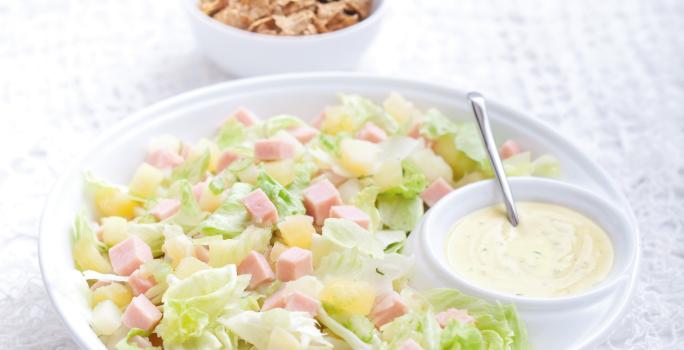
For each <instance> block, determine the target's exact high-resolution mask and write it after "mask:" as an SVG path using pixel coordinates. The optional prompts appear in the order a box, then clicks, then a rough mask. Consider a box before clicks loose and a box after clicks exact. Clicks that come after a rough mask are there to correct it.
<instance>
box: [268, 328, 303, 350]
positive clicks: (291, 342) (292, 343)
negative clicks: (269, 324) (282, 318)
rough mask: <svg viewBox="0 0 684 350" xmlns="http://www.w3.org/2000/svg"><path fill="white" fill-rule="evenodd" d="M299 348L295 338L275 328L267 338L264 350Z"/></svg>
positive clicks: (295, 349) (296, 349)
mask: <svg viewBox="0 0 684 350" xmlns="http://www.w3.org/2000/svg"><path fill="white" fill-rule="evenodd" d="M301 348H302V347H301V346H300V345H299V340H297V337H295V336H294V335H292V334H290V333H289V332H287V331H285V330H284V329H282V328H280V327H275V328H273V330H272V331H271V335H270V336H269V338H268V348H267V349H266V350H300V349H301Z"/></svg>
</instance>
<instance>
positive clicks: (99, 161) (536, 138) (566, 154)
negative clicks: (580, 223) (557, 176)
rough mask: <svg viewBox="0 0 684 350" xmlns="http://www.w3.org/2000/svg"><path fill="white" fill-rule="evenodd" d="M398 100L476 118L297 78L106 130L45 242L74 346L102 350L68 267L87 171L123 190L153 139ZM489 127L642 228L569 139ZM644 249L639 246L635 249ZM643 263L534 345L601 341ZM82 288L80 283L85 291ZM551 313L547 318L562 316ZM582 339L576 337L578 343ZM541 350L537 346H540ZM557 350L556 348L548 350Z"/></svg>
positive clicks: (338, 78) (180, 101)
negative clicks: (229, 120) (240, 117)
mask: <svg viewBox="0 0 684 350" xmlns="http://www.w3.org/2000/svg"><path fill="white" fill-rule="evenodd" d="M390 91H398V92H399V93H401V94H403V95H404V96H405V97H407V98H408V99H410V100H412V101H414V103H416V104H417V105H418V106H419V107H422V108H426V107H436V108H439V109H441V110H442V111H444V112H445V113H446V114H447V115H450V116H452V117H453V118H457V119H470V118H471V116H470V111H469V110H468V107H467V104H466V99H465V94H464V92H462V91H459V90H456V89H453V88H450V87H448V86H442V85H437V84H433V83H427V82H419V81H414V80H405V79H396V78H387V77H377V76H368V75H361V74H348V73H318V74H293V75H282V76H271V77H262V78H252V79H246V80H240V81H234V82H227V83H223V84H219V85H215V86H211V87H207V88H204V89H199V90H196V91H192V92H189V93H185V94H183V95H180V96H177V97H174V98H171V99H169V100H166V101H164V102H161V103H158V104H156V105H154V106H151V107H149V108H147V109H145V110H143V111H140V112H138V113H136V114H134V115H132V116H131V117H129V118H127V119H126V120H124V121H123V122H121V123H119V124H118V125H117V126H114V127H112V128H109V129H108V130H107V132H105V133H104V134H103V135H101V136H100V137H98V138H97V139H96V141H94V143H93V144H92V145H91V146H90V147H88V151H87V152H85V154H84V155H83V156H82V157H80V158H78V159H77V160H76V161H75V163H74V165H73V166H72V167H71V168H70V169H69V170H67V171H66V172H64V173H63V174H62V176H61V177H60V178H59V180H58V181H57V183H56V185H55V187H54V189H53V191H52V193H51V194H50V196H49V198H48V200H47V203H46V205H45V209H44V214H43V217H42V220H41V232H40V242H39V256H40V266H41V270H42V273H43V280H44V283H45V286H46V288H47V291H48V293H49V295H50V298H51V299H52V302H53V304H54V306H55V308H56V310H57V312H58V313H59V314H60V316H61V317H62V319H63V320H64V323H65V324H66V326H67V327H68V329H69V330H70V332H71V333H72V334H73V336H74V339H75V340H76V341H77V342H78V344H80V345H81V346H82V347H83V348H88V349H104V347H103V345H102V344H101V342H100V341H99V339H98V338H97V337H96V335H95V333H93V332H92V331H91V329H90V327H89V326H88V319H87V316H86V315H87V310H86V308H85V304H86V301H85V299H84V298H83V297H82V295H81V294H79V290H81V289H82V288H83V282H82V281H80V280H79V279H78V278H74V277H77V275H78V274H77V272H76V271H75V269H74V268H73V261H72V259H71V239H70V235H69V234H68V232H69V228H70V226H71V224H72V221H73V218H74V216H75V215H76V214H77V213H78V212H79V211H80V210H81V208H82V207H83V206H84V205H85V201H84V195H83V181H82V172H83V171H84V170H91V171H93V172H94V173H95V174H97V175H99V176H102V177H104V178H106V179H107V180H110V181H114V182H120V183H125V182H126V181H128V179H129V178H130V176H131V175H132V172H133V171H134V169H135V167H136V166H137V165H138V164H139V163H140V162H141V161H143V158H144V153H145V148H146V145H147V142H148V140H149V139H150V138H151V137H153V136H155V135H160V134H167V133H170V134H174V135H178V136H179V137H181V138H184V139H188V140H196V139H199V138H200V137H203V136H206V135H209V134H211V133H212V132H214V131H215V128H216V126H217V125H219V123H220V122H221V121H223V120H224V119H225V118H226V116H227V115H229V114H230V113H231V112H232V111H233V110H234V109H235V108H237V107H238V106H246V107H249V108H251V109H253V110H254V111H255V112H256V113H258V114H260V115H266V116H268V115H274V114H279V113H284V112H287V113H291V114H295V115H299V116H301V117H302V118H308V119H313V118H314V116H316V115H317V114H318V113H319V112H320V110H321V109H322V108H323V107H324V106H326V105H328V104H331V103H333V102H334V101H335V96H336V94H337V93H340V92H355V93H359V94H362V95H365V96H368V97H371V98H374V99H376V100H379V99H382V98H384V97H386V95H387V94H388V93H389V92H390ZM489 110H490V116H491V122H492V127H493V129H494V130H496V132H495V134H496V135H495V136H496V137H497V139H504V138H515V139H517V140H520V142H521V143H522V145H523V147H525V148H527V149H530V150H531V151H532V152H534V153H537V154H539V153H542V152H543V153H551V154H553V155H555V156H556V157H557V158H558V159H559V160H560V162H561V164H562V166H563V173H564V180H565V181H568V182H571V183H573V184H575V185H578V186H580V187H583V188H586V189H590V190H591V191H593V192H595V193H597V194H599V195H601V196H602V197H603V198H605V199H606V200H608V201H610V202H611V203H613V204H614V205H616V206H618V207H620V208H621V209H622V210H624V211H625V212H626V213H628V216H629V218H630V223H631V225H632V227H634V228H636V222H635V220H634V218H633V215H632V214H631V209H630V208H629V204H628V202H627V201H626V200H625V198H624V196H623V195H622V194H620V192H619V191H618V189H617V188H616V186H615V185H614V184H613V183H612V182H611V180H610V179H609V178H608V176H607V175H606V174H605V173H604V172H603V171H602V170H601V169H600V168H599V167H598V166H597V165H596V163H594V162H593V161H591V160H590V158H589V157H587V156H586V155H584V154H582V153H581V152H580V151H579V149H578V148H576V147H575V146H573V145H572V143H571V142H569V141H568V140H567V139H565V138H563V137H562V136H561V135H559V134H558V133H556V132H555V131H554V130H552V129H551V128H549V127H548V126H545V125H544V124H542V123H540V122H538V121H536V120H534V119H531V118H529V117H526V116H524V115H522V114H520V113H517V112H515V111H513V110H510V109H508V108H505V107H503V106H500V105H498V104H496V103H489ZM637 250H638V244H637ZM637 266H638V259H636V260H635V261H634V264H633V265H632V266H631V267H630V274H629V278H627V279H626V280H625V283H624V287H623V288H620V289H616V290H615V291H614V293H613V294H611V295H610V297H607V298H606V299H605V303H602V304H601V305H597V306H596V307H594V308H590V309H580V310H577V311H576V312H575V311H573V310H570V311H569V312H570V313H572V314H573V317H572V319H573V320H574V321H573V322H572V323H567V324H565V325H564V327H563V328H562V329H548V328H547V327H545V326H544V324H543V323H542V324H539V323H536V322H528V330H529V333H530V336H531V339H532V341H533V343H534V344H540V341H541V342H543V341H544V339H550V338H549V337H550V336H553V337H555V338H557V339H558V341H559V342H560V343H562V344H569V345H568V346H567V348H579V347H588V346H590V345H592V344H595V343H596V342H598V341H599V340H600V339H601V338H602V337H603V336H604V335H605V334H606V333H607V332H608V330H610V328H611V327H612V326H613V325H614V323H615V321H616V320H617V319H619V317H620V315H621V313H622V312H623V310H624V309H625V306H626V304H627V302H628V300H629V298H630V296H631V294H632V290H633V287H634V283H635V280H636V272H637ZM79 282H80V284H79ZM565 316H567V315H565V313H547V314H546V319H548V320H555V319H561V318H563V317H565ZM578 334H581V336H579V337H577V336H576V335H578ZM537 348H540V349H541V347H540V346H539V345H537ZM552 348H554V349H560V348H559V347H552Z"/></svg>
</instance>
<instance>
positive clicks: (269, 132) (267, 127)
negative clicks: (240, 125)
mask: <svg viewBox="0 0 684 350" xmlns="http://www.w3.org/2000/svg"><path fill="white" fill-rule="evenodd" d="M302 125H306V123H304V122H303V121H302V120H301V119H299V118H297V117H295V116H291V115H277V116H274V117H272V118H269V119H268V120H266V121H265V122H264V124H263V130H264V136H265V137H271V136H273V135H275V134H276V133H277V132H278V131H280V130H286V129H289V128H294V127H298V126H302Z"/></svg>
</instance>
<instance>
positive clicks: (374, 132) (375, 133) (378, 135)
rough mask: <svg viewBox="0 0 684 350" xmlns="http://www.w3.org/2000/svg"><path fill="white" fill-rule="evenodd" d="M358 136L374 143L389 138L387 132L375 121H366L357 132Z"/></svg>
mask: <svg viewBox="0 0 684 350" xmlns="http://www.w3.org/2000/svg"><path fill="white" fill-rule="evenodd" d="M356 138H358V139H361V140H366V141H369V142H373V143H380V142H382V141H385V140H387V133H386V132H385V130H382V129H381V128H380V127H379V126H377V125H375V124H373V123H366V125H364V126H363V128H362V129H361V130H359V132H358V133H357V134H356Z"/></svg>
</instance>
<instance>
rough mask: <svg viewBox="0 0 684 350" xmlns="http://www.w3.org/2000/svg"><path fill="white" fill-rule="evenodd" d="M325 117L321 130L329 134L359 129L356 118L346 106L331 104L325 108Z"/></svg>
mask: <svg viewBox="0 0 684 350" xmlns="http://www.w3.org/2000/svg"><path fill="white" fill-rule="evenodd" d="M324 113H325V119H323V123H321V130H323V131H324V132H326V133H328V134H333V135H335V134H337V133H340V132H352V131H354V130H356V129H357V127H358V125H356V120H355V119H354V117H352V116H351V115H350V114H349V109H348V108H346V107H344V106H329V107H327V108H326V109H325V111H324Z"/></svg>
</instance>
